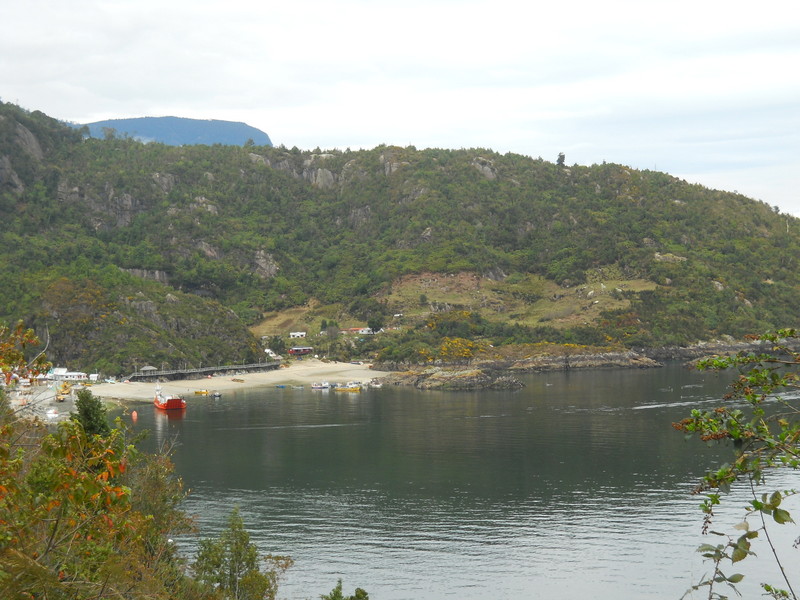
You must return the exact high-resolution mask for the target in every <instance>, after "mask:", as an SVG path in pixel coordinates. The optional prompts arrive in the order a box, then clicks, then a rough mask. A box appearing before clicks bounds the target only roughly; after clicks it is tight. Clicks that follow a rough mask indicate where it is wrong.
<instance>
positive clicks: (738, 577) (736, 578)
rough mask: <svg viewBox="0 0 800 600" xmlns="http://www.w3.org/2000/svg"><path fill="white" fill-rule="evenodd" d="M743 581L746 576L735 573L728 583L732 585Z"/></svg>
mask: <svg viewBox="0 0 800 600" xmlns="http://www.w3.org/2000/svg"><path fill="white" fill-rule="evenodd" d="M742 579H744V575H742V574H741V573H734V574H733V575H731V576H730V577H728V581H729V582H730V583H739V582H740V581H741V580H742Z"/></svg>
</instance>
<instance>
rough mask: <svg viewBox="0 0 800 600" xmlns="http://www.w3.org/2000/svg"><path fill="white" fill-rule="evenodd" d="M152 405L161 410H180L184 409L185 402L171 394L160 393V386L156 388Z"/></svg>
mask: <svg viewBox="0 0 800 600" xmlns="http://www.w3.org/2000/svg"><path fill="white" fill-rule="evenodd" d="M153 404H155V406H156V408H160V409H161V410H182V409H184V408H186V400H184V399H183V398H181V397H180V396H175V395H173V394H167V395H165V394H164V393H163V392H162V391H161V386H160V385H157V386H156V396H155V398H154V399H153Z"/></svg>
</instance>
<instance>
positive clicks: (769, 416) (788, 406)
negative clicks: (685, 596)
mask: <svg viewBox="0 0 800 600" xmlns="http://www.w3.org/2000/svg"><path fill="white" fill-rule="evenodd" d="M798 337H799V336H798V333H797V332H796V331H795V330H794V329H781V330H778V331H776V332H774V333H770V334H767V335H763V336H759V337H757V338H755V339H757V340H759V341H760V342H761V345H762V349H764V350H765V351H762V352H759V353H755V352H750V353H748V352H740V353H739V354H737V355H735V356H730V357H723V358H712V359H708V360H705V361H701V362H700V363H699V365H698V368H700V369H713V370H726V369H732V368H735V369H737V370H738V371H739V375H738V377H737V378H736V379H735V380H734V382H733V383H732V385H731V391H730V393H728V394H726V396H725V398H724V399H725V400H727V401H730V402H732V403H734V404H737V405H743V408H729V407H726V406H721V407H717V408H715V409H713V410H707V411H703V410H699V409H695V410H693V411H692V412H691V415H690V416H689V417H687V418H685V419H683V420H682V421H680V422H679V423H674V424H673V427H675V428H676V429H677V430H679V431H682V432H685V433H686V434H687V435H688V436H690V437H693V436H697V437H699V439H700V440H702V441H705V442H708V443H721V442H730V443H731V444H732V449H733V453H732V457H731V458H732V460H731V461H730V462H728V463H726V464H724V465H722V466H721V467H719V468H718V469H716V470H715V471H713V472H710V473H708V474H707V475H706V476H705V477H704V478H703V480H702V481H701V483H700V484H699V485H698V487H697V489H696V490H695V491H696V493H700V494H704V496H705V498H704V500H703V502H702V504H701V510H702V511H703V513H704V519H703V533H704V534H712V535H717V536H720V537H724V538H726V539H727V542H725V543H721V544H716V545H714V544H703V545H702V546H700V548H699V549H698V551H699V552H700V553H701V554H702V555H703V556H704V557H705V558H707V559H709V560H711V561H712V562H713V564H714V571H713V573H712V574H711V575H710V576H708V577H706V578H704V579H702V580H701V581H700V582H698V583H697V584H696V585H694V586H692V590H699V589H701V588H707V589H708V598H709V599H711V598H726V596H723V595H722V594H720V593H719V592H718V591H717V589H715V587H716V588H718V584H725V585H727V586H730V587H731V588H733V590H734V591H736V593H738V590H737V589H736V584H738V583H739V582H740V581H742V579H743V577H744V576H743V575H742V574H740V573H734V574H731V575H726V574H725V573H723V571H722V564H723V563H726V562H728V561H729V562H730V563H731V564H735V563H738V562H739V561H742V560H744V559H746V558H748V557H750V556H753V555H754V552H753V551H752V550H751V541H752V540H754V539H755V538H758V537H762V538H763V539H765V540H766V543H767V545H768V546H769V548H770V550H771V555H772V560H774V561H775V563H776V565H777V566H778V568H779V570H780V572H781V574H782V578H783V583H782V586H785V587H776V586H773V585H770V584H767V583H762V584H761V586H762V588H763V589H764V591H765V592H766V595H768V596H771V597H773V598H794V599H797V594H796V593H795V591H794V589H793V587H792V584H791V581H790V579H789V576H788V574H787V570H786V568H785V565H784V562H783V560H782V559H781V558H780V554H779V552H778V548H776V546H775V544H774V543H773V540H772V538H771V537H770V535H769V528H768V524H770V525H771V524H772V523H774V524H778V525H785V524H788V523H794V520H793V519H792V516H791V514H790V513H789V511H788V510H786V508H785V507H784V506H783V501H784V500H785V499H786V498H787V497H789V496H792V495H794V494H795V493H797V492H795V491H794V490H789V491H785V490H772V491H768V492H764V493H761V494H760V495H759V494H758V493H757V489H756V488H757V487H758V486H761V485H765V484H766V474H767V473H768V472H770V471H774V470H775V469H781V468H784V469H785V468H790V469H797V468H798V466H800V419H798V415H799V414H800V411H798V407H797V406H796V404H795V403H796V402H797V401H798V400H797V399H796V398H794V397H793V394H791V393H790V392H792V391H793V390H797V389H800V378H799V377H798V370H800V351H798ZM738 482H745V483H746V485H748V486H749V490H750V496H751V500H750V501H749V503H748V505H747V506H746V507H745V511H746V516H745V518H744V520H743V521H742V523H740V524H739V525H737V526H736V528H737V529H739V530H740V531H741V532H742V533H740V534H737V535H729V534H725V533H720V532H717V531H714V530H712V529H711V525H712V521H713V518H714V509H715V507H716V506H718V505H720V504H721V502H722V497H723V494H725V493H727V492H728V491H730V489H731V486H733V485H734V484H736V483H738ZM768 517H769V518H768ZM754 521H755V525H754V523H753V522H754ZM690 591H691V590H690ZM687 593H688V592H687Z"/></svg>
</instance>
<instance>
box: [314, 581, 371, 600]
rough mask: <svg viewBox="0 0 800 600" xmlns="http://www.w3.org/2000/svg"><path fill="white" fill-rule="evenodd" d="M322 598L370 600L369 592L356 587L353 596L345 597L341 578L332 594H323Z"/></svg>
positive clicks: (328, 599)
mask: <svg viewBox="0 0 800 600" xmlns="http://www.w3.org/2000/svg"><path fill="white" fill-rule="evenodd" d="M320 598H321V599H322V600H369V594H368V593H367V592H366V591H365V590H363V589H361V588H356V590H355V592H354V593H353V595H352V596H347V597H345V595H344V593H343V592H342V580H341V579H340V580H339V582H338V583H337V584H336V587H334V588H333V589H332V590H331V592H330V594H322V595H321V596H320Z"/></svg>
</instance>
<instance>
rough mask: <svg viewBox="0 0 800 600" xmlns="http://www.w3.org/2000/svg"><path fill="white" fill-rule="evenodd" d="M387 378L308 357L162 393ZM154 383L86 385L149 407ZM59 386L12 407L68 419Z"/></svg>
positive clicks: (166, 387)
mask: <svg viewBox="0 0 800 600" xmlns="http://www.w3.org/2000/svg"><path fill="white" fill-rule="evenodd" d="M386 375H388V372H386V371H376V370H373V369H372V368H371V365H369V364H367V363H363V364H353V363H344V362H324V361H321V360H319V359H316V358H306V359H303V360H302V361H295V362H292V363H291V364H290V365H288V366H285V367H284V368H279V369H274V370H272V371H264V372H260V373H243V374H237V375H221V376H217V377H203V378H201V379H176V380H174V381H166V382H161V383H160V385H161V390H162V392H164V393H165V394H177V395H180V396H184V397H185V398H186V399H187V400H188V399H189V398H190V397H191V396H194V395H195V391H196V390H208V392H209V393H213V392H219V393H221V394H222V395H223V397H224V396H225V393H226V392H232V391H234V390H245V389H246V390H251V389H257V388H262V387H263V388H267V387H274V386H276V385H302V386H310V385H311V384H312V383H315V382H318V381H319V382H321V381H329V382H338V383H345V382H347V381H369V380H371V379H374V378H376V377H382V376H386ZM155 385H156V384H155V383H149V382H129V383H124V382H118V383H97V384H94V385H91V386H87V389H88V390H89V391H91V392H92V395H93V396H95V397H96V398H100V399H101V400H103V401H104V402H106V403H113V404H117V405H119V406H129V405H136V404H150V403H152V402H153V396H154V393H155ZM55 388H56V386H55V385H54V384H50V385H49V386H47V387H45V386H35V387H33V388H27V389H25V390H23V391H19V392H11V393H10V394H9V398H10V401H11V408H12V410H14V411H15V412H18V413H19V415H20V416H35V417H39V418H41V419H42V420H44V421H46V422H58V421H62V420H64V419H68V418H69V415H70V413H72V412H75V400H74V398H73V397H72V395H70V396H69V397H68V398H67V399H66V400H65V401H63V402H57V401H56V392H55Z"/></svg>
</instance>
